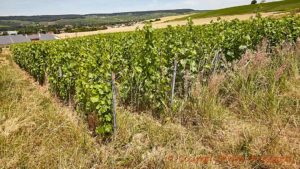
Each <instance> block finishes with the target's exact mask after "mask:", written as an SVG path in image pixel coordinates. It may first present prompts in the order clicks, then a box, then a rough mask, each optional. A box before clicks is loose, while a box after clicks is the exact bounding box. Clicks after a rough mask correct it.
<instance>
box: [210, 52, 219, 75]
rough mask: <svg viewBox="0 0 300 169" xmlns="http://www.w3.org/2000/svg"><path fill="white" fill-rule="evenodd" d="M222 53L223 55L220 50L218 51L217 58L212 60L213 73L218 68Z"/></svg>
mask: <svg viewBox="0 0 300 169" xmlns="http://www.w3.org/2000/svg"><path fill="white" fill-rule="evenodd" d="M220 55H221V54H220V52H217V54H216V56H215V58H214V59H213V61H212V66H213V68H212V74H214V73H215V72H216V70H217V66H218V63H219V60H220V59H221V58H220Z"/></svg>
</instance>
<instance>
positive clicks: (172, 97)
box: [171, 60, 177, 106]
mask: <svg viewBox="0 0 300 169" xmlns="http://www.w3.org/2000/svg"><path fill="white" fill-rule="evenodd" d="M176 73H177V61H176V60H174V72H173V80H172V91H171V106H172V105H173V99H174V93H175V82H176Z"/></svg>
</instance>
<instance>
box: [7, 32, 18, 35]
mask: <svg viewBox="0 0 300 169" xmlns="http://www.w3.org/2000/svg"><path fill="white" fill-rule="evenodd" d="M7 34H8V35H17V34H18V31H7Z"/></svg>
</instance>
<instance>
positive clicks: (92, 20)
mask: <svg viewBox="0 0 300 169" xmlns="http://www.w3.org/2000/svg"><path fill="white" fill-rule="evenodd" d="M191 12H194V10H192V9H175V10H157V11H138V12H123V13H111V14H86V15H41V16H0V25H1V26H0V31H7V30H24V29H26V28H27V29H33V30H34V31H39V30H40V29H42V30H43V29H44V30H46V31H47V30H54V29H62V28H63V27H64V26H65V25H68V26H70V25H71V26H73V27H84V26H89V27H100V26H104V25H114V24H129V23H135V22H140V21H144V20H148V19H156V18H161V17H165V16H174V15H182V14H187V13H191ZM45 27H48V29H47V28H45ZM95 29H97V28H95Z"/></svg>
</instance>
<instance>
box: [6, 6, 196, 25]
mask: <svg viewBox="0 0 300 169" xmlns="http://www.w3.org/2000/svg"><path fill="white" fill-rule="evenodd" d="M194 11H195V10H193V9H174V10H155V11H135V12H120V13H103V14H85V15H78V14H68V15H35V16H0V20H19V21H30V22H50V21H58V20H62V19H80V18H86V17H90V16H98V17H109V16H110V17H117V16H128V15H132V16H145V15H153V14H156V15H157V14H161V15H166V14H185V13H189V12H194Z"/></svg>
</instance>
